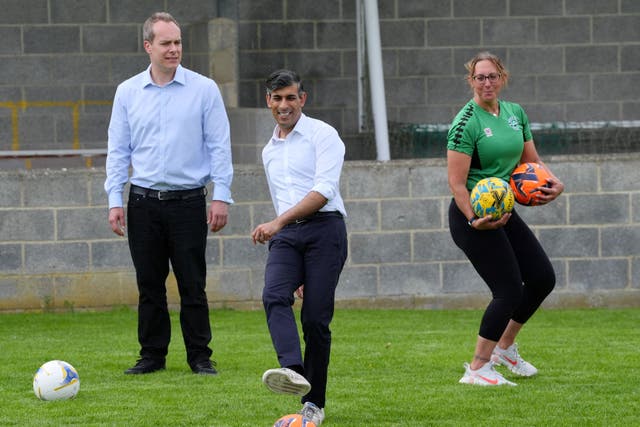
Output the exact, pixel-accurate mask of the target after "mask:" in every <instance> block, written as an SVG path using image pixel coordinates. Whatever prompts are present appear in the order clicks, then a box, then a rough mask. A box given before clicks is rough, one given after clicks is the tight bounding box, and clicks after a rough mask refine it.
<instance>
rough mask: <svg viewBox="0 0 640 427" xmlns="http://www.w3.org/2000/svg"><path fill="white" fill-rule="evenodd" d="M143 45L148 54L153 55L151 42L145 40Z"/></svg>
mask: <svg viewBox="0 0 640 427" xmlns="http://www.w3.org/2000/svg"><path fill="white" fill-rule="evenodd" d="M142 45H143V46H144V50H145V51H146V52H147V53H151V42H150V41H149V40H145V41H144V43H143V44H142Z"/></svg>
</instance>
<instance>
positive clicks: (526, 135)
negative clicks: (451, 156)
mask: <svg viewBox="0 0 640 427" xmlns="http://www.w3.org/2000/svg"><path fill="white" fill-rule="evenodd" d="M498 102H499V103H500V114H499V115H498V116H494V115H493V114H491V113H489V112H487V111H485V110H483V109H482V108H481V107H480V106H479V105H478V104H476V102H475V101H474V100H473V99H472V100H470V101H469V102H467V104H466V105H465V106H464V107H463V108H462V109H461V110H460V112H459V113H458V114H457V115H456V117H455V118H454V119H453V122H452V124H451V128H450V129H449V134H448V136H447V148H448V149H449V150H453V151H458V152H460V153H465V154H468V155H469V156H471V167H470V169H469V176H468V179H467V188H468V189H469V190H471V189H473V187H474V186H475V185H476V183H477V182H478V181H480V180H481V179H483V178H488V177H492V176H495V177H498V178H501V179H503V180H505V181H507V182H509V177H510V176H511V172H512V171H513V169H514V168H515V167H516V165H517V164H518V162H519V161H520V158H521V157H522V150H523V149H524V142H525V141H529V140H531V139H533V136H532V134H531V128H530V126H529V118H528V117H527V115H526V113H525V112H524V110H523V109H522V107H520V105H518V104H515V103H513V102H507V101H498Z"/></svg>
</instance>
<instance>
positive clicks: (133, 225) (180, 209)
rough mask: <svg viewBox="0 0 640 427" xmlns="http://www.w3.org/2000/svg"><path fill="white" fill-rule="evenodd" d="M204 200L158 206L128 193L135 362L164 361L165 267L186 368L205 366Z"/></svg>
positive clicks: (167, 330) (166, 321)
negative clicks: (171, 279)
mask: <svg viewBox="0 0 640 427" xmlns="http://www.w3.org/2000/svg"><path fill="white" fill-rule="evenodd" d="M206 203H207V202H206V200H205V196H204V195H202V196H197V197H192V198H189V199H184V200H158V199H154V198H151V197H146V196H142V195H139V194H133V193H130V195H129V203H128V205H127V222H128V224H127V225H128V237H129V248H130V250H131V257H132V259H133V265H134V266H135V269H136V278H137V283H138V291H139V294H140V295H139V302H138V341H139V342H140V346H141V349H140V356H141V357H150V358H153V359H156V360H158V359H159V360H164V358H165V356H166V355H167V351H168V347H169V341H170V339H171V323H170V319H169V311H168V308H167V290H166V284H165V281H166V279H167V276H168V274H169V263H171V267H172V268H173V273H174V275H175V276H176V281H177V284H178V292H179V294H180V326H181V328H182V336H183V339H184V344H185V347H186V350H187V362H188V363H189V365H190V366H191V367H193V366H194V365H195V364H196V363H198V362H202V361H204V360H209V358H210V356H211V353H212V352H211V349H210V348H209V347H208V345H209V342H210V341H211V325H210V323H209V306H208V302H207V295H206V292H205V285H206V283H205V278H206V271H207V268H206V261H205V251H206V244H207V233H208V228H207V212H206V208H207V206H206Z"/></svg>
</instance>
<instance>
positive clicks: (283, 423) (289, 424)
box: [273, 414, 316, 427]
mask: <svg viewBox="0 0 640 427" xmlns="http://www.w3.org/2000/svg"><path fill="white" fill-rule="evenodd" d="M273 427H316V423H314V422H313V421H311V420H310V419H308V418H306V417H303V416H302V415H300V414H289V415H284V416H282V417H280V418H278V420H276V422H275V424H274V425H273Z"/></svg>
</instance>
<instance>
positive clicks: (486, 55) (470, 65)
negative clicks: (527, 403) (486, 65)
mask: <svg viewBox="0 0 640 427" xmlns="http://www.w3.org/2000/svg"><path fill="white" fill-rule="evenodd" d="M480 61H491V62H492V63H493V65H495V66H496V68H497V69H498V73H500V78H501V79H502V82H503V84H504V85H505V86H506V85H507V82H508V81H509V72H508V71H507V69H506V68H505V67H504V65H503V64H502V61H501V60H500V58H498V57H497V56H496V55H494V54H493V53H491V52H487V51H484V52H479V53H478V54H476V56H474V57H473V58H471V60H470V61H469V62H467V63H466V64H464V67H465V68H466V69H467V76H466V77H465V78H466V79H467V81H468V82H469V83H472V82H473V75H474V74H473V73H474V71H475V69H476V64H477V63H478V62H480Z"/></svg>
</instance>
